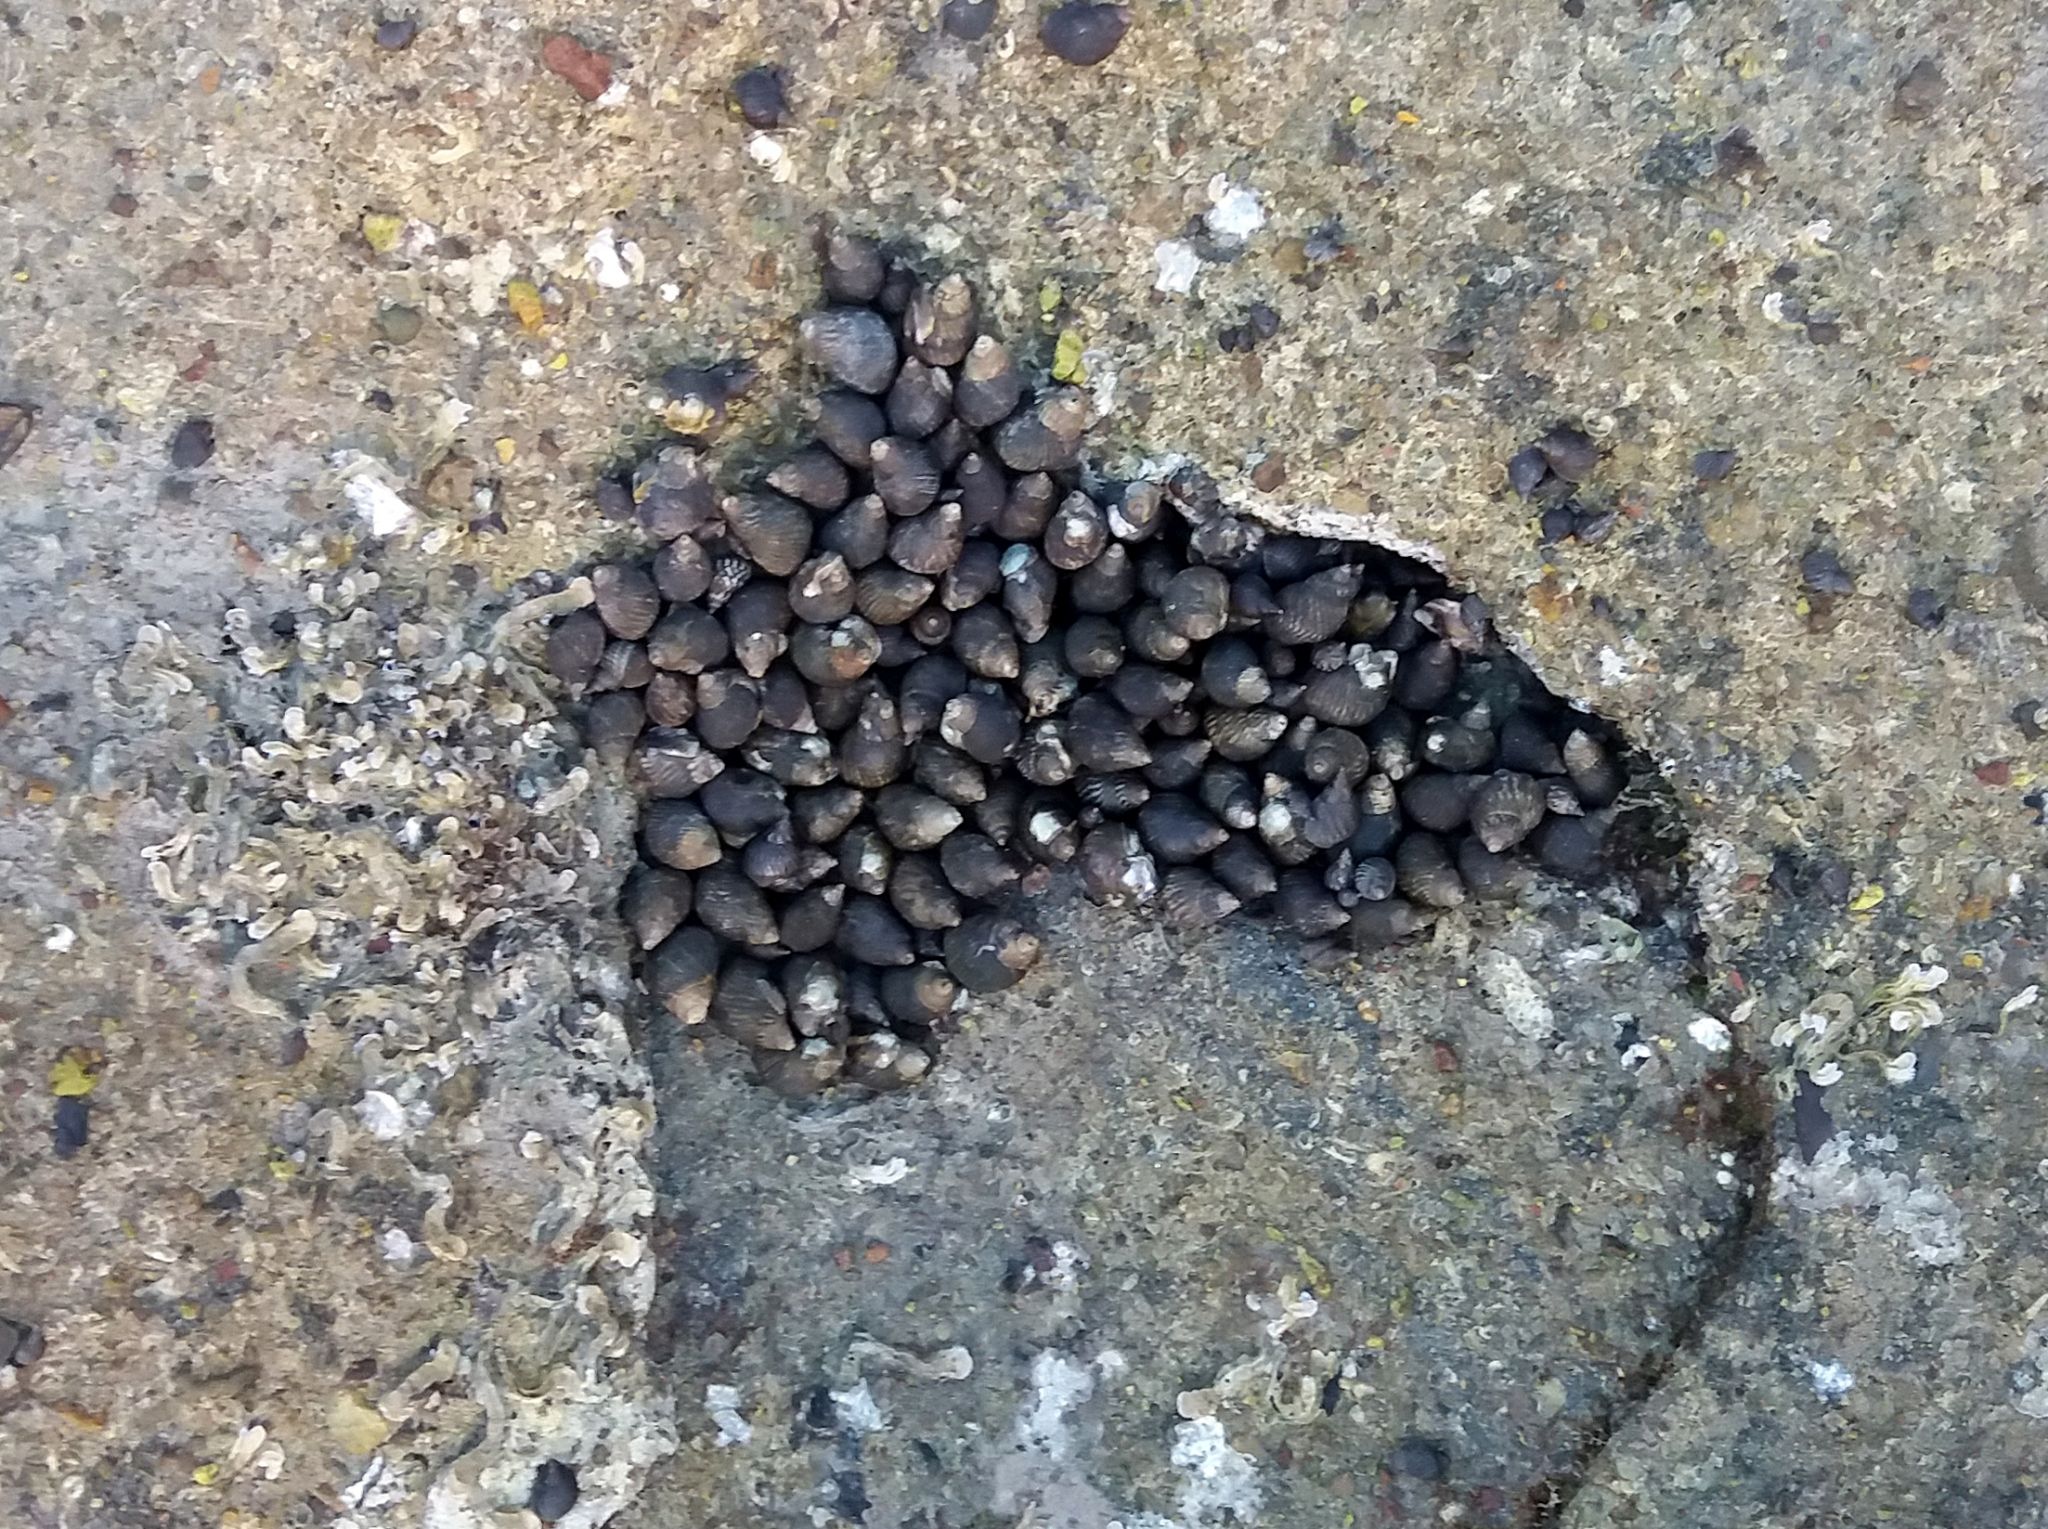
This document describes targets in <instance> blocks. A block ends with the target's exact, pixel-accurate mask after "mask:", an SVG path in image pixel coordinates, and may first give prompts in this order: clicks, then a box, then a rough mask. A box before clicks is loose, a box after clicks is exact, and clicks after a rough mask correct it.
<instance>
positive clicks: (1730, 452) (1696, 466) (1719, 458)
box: [1692, 446, 1742, 483]
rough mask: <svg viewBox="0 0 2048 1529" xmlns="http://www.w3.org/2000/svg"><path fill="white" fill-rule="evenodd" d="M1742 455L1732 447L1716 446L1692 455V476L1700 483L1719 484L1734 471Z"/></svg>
mask: <svg viewBox="0 0 2048 1529" xmlns="http://www.w3.org/2000/svg"><path fill="white" fill-rule="evenodd" d="M1741 460H1742V453H1741V452H1739V451H1737V450H1735V449H1734V448H1733V447H1732V446H1718V447H1713V448H1711V449H1709V450H1706V451H1696V452H1694V453H1693V455H1692V475H1693V476H1694V477H1695V478H1697V479H1699V480H1700V482H1702V483H1719V482H1720V481H1721V480H1722V479H1723V478H1725V477H1727V476H1728V475H1729V474H1730V473H1732V472H1734V471H1735V464H1736V463H1738V462H1740V461H1741Z"/></svg>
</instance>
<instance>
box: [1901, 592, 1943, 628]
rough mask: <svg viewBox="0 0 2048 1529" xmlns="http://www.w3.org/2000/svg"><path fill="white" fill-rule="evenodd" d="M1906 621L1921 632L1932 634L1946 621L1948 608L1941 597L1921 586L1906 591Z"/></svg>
mask: <svg viewBox="0 0 2048 1529" xmlns="http://www.w3.org/2000/svg"><path fill="white" fill-rule="evenodd" d="M1906 619H1907V620H1908V621H1910V622H1912V623H1913V625H1915V626H1917V627H1919V628H1920V630H1921V631H1923V632H1932V631H1934V630H1936V629H1937V628H1938V627H1940V625H1941V624H1942V623H1943V622H1944V621H1946V620H1948V607H1947V606H1946V605H1944V604H1942V602H1941V596H1939V595H1937V594H1936V593H1935V592H1934V591H1933V590H1931V589H1929V588H1928V587H1927V586H1926V585H1924V584H1922V585H1919V586H1917V587H1915V588H1913V589H1909V590H1907V591H1906Z"/></svg>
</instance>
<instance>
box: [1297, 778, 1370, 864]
mask: <svg viewBox="0 0 2048 1529" xmlns="http://www.w3.org/2000/svg"><path fill="white" fill-rule="evenodd" d="M1359 821H1360V815H1359V811H1358V793H1357V792H1355V791H1353V790H1352V789H1351V788H1350V787H1349V786H1347V785H1344V784H1342V783H1341V782H1336V781H1333V782H1331V783H1330V784H1329V785H1327V786H1325V787H1323V789H1322V790H1321V791H1320V792H1318V793H1317V794H1316V795H1315V797H1314V798H1313V799H1312V800H1311V802H1310V803H1309V812H1308V820H1307V821H1306V822H1305V823H1304V824H1303V826H1302V837H1304V838H1305V839H1307V840H1308V842H1309V843H1311V844H1313V845H1314V846H1315V847H1316V848H1317V849H1335V848H1336V847H1337V846H1338V845H1340V844H1343V843H1345V842H1346V841H1347V840H1349V839H1350V837H1351V836H1352V835H1353V834H1354V833H1356V832H1357V831H1358V824H1359Z"/></svg>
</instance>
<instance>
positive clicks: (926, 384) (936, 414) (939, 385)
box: [884, 356, 953, 441]
mask: <svg viewBox="0 0 2048 1529" xmlns="http://www.w3.org/2000/svg"><path fill="white" fill-rule="evenodd" d="M884 408H885V409H886V411H887V413H888V416H889V428H890V429H891V430H893V431H895V432H896V434H898V435H900V436H907V437H909V438H910V439H912V440H919V441H921V440H923V439H924V438H925V437H926V436H928V435H930V434H931V433H932V432H933V431H935V430H937V429H938V428H939V426H941V425H943V424H944V423H945V422H946V421H947V420H948V419H950V418H952V415H953V375H952V373H950V372H948V371H947V370H946V369H945V368H944V367H942V366H927V365H926V364H925V363H924V362H922V361H920V360H918V359H917V357H915V356H912V357H911V358H910V359H909V360H908V361H905V362H904V363H903V366H902V369H901V370H900V371H898V372H897V373H896V380H895V381H894V382H892V383H891V384H889V396H888V399H887V401H886V402H885V404H884Z"/></svg>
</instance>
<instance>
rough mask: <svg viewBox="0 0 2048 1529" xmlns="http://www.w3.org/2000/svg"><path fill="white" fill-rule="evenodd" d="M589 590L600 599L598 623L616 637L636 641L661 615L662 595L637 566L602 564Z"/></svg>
mask: <svg viewBox="0 0 2048 1529" xmlns="http://www.w3.org/2000/svg"><path fill="white" fill-rule="evenodd" d="M590 587H591V589H592V590H593V591H594V592H595V594H596V596H597V615H598V619H599V620H600V621H602V622H603V623H604V624H605V626H606V627H607V628H608V629H609V630H610V632H611V634H612V636H614V637H623V638H625V639H626V640H627V641H629V642H632V641H637V640H638V639H640V638H642V637H645V636H646V635H647V633H648V632H649V630H650V629H652V627H653V626H654V619H655V617H657V616H659V615H660V614H661V591H660V590H659V589H658V588H656V587H655V583H654V576H653V575H652V574H651V573H649V572H648V571H647V570H646V569H645V568H643V567H641V566H640V565H639V564H638V563H600V564H598V566H597V567H595V568H593V569H591V570H590Z"/></svg>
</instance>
